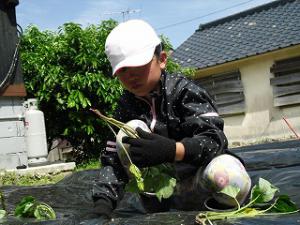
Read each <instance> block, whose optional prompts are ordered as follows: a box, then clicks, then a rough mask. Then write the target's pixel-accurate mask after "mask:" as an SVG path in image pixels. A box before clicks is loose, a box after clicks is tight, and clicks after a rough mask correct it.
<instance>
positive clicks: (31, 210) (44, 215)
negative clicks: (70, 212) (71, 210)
mask: <svg viewBox="0 0 300 225" xmlns="http://www.w3.org/2000/svg"><path fill="white" fill-rule="evenodd" d="M15 216H18V217H33V218H37V219H39V220H48V219H55V218H56V214H55V212H54V210H53V209H52V208H51V206H49V205H47V204H46V203H44V202H39V201H37V200H36V199H35V198H34V197H32V196H26V197H24V198H23V199H22V200H21V202H20V203H19V204H18V205H17V206H16V208H15Z"/></svg>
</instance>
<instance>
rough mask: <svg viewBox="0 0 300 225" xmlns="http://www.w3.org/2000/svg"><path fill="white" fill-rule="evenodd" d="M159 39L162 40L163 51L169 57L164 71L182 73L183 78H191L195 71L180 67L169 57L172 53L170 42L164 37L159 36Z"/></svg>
mask: <svg viewBox="0 0 300 225" xmlns="http://www.w3.org/2000/svg"><path fill="white" fill-rule="evenodd" d="M160 39H161V40H162V43H163V45H164V49H165V51H166V52H167V53H168V57H169V58H168V63H167V68H166V71H167V72H168V73H182V74H184V75H185V76H187V77H190V78H192V77H193V76H194V74H195V69H193V68H190V67H182V66H180V65H179V64H178V63H176V62H175V61H174V60H173V59H172V57H171V56H172V51H173V46H172V44H171V42H170V40H169V39H168V38H167V37H165V36H164V35H161V36H160Z"/></svg>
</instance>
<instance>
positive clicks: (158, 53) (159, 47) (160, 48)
mask: <svg viewBox="0 0 300 225" xmlns="http://www.w3.org/2000/svg"><path fill="white" fill-rule="evenodd" d="M162 50H163V43H159V44H158V45H157V46H156V47H155V50H154V55H155V56H156V57H159V56H160V53H161V51H162Z"/></svg>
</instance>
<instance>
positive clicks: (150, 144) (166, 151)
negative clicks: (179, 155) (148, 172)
mask: <svg viewBox="0 0 300 225" xmlns="http://www.w3.org/2000/svg"><path fill="white" fill-rule="evenodd" d="M136 131H137V133H138V135H139V137H140V138H130V137H123V139H122V142H123V143H127V144H129V145H130V147H129V152H130V156H131V159H132V161H133V163H134V164H135V165H137V166H138V167H141V168H142V167H149V166H155V165H158V164H161V163H166V162H174V160H175V154H176V142H175V141H174V140H171V139H169V138H166V137H163V136H161V135H158V134H153V133H148V132H146V131H144V130H143V129H141V128H137V129H136Z"/></svg>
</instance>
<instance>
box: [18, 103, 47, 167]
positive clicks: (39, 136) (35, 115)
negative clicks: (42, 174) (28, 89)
mask: <svg viewBox="0 0 300 225" xmlns="http://www.w3.org/2000/svg"><path fill="white" fill-rule="evenodd" d="M24 107H25V141H26V148H27V156H28V164H35V163H41V162H46V161H47V155H48V149H47V139H46V128H45V121H44V113H43V112H42V111H40V110H38V107H37V100H36V99H28V100H27V101H25V102H24Z"/></svg>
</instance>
